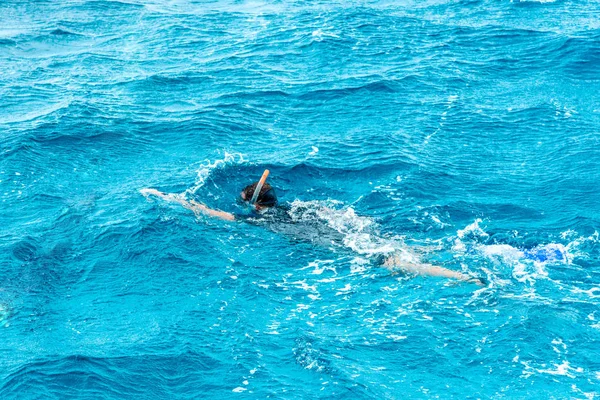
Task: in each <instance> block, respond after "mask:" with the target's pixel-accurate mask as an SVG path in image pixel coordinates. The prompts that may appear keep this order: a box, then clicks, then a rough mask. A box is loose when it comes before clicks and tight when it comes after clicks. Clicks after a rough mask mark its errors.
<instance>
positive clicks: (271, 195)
mask: <svg viewBox="0 0 600 400" xmlns="http://www.w3.org/2000/svg"><path fill="white" fill-rule="evenodd" d="M256 185H258V182H254V183H253V184H251V185H248V186H246V187H245V188H244V189H243V190H242V193H241V194H240V196H241V197H242V200H244V201H250V200H251V199H252V195H253V194H254V191H255V190H256ZM276 205H277V194H275V189H273V187H271V185H269V184H268V183H265V184H264V185H263V187H262V189H260V193H259V194H258V199H257V200H256V206H257V207H256V208H257V209H262V208H269V207H275V206H276Z"/></svg>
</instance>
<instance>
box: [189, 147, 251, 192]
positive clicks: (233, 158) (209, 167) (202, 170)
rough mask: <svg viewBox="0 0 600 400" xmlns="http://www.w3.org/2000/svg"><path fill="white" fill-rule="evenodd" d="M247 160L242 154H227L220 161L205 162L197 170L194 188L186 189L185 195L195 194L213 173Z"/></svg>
mask: <svg viewBox="0 0 600 400" xmlns="http://www.w3.org/2000/svg"><path fill="white" fill-rule="evenodd" d="M245 161H246V160H245V159H244V156H243V155H242V154H240V153H231V154H230V153H227V152H226V153H225V157H223V158H222V159H220V160H216V161H214V162H213V161H210V160H205V161H204V162H202V164H201V165H200V167H199V168H198V169H197V170H196V180H195V182H194V186H192V187H190V188H188V189H186V190H185V191H184V192H183V194H190V195H193V194H195V193H196V192H197V191H198V189H200V188H201V187H202V186H204V184H205V183H206V180H207V179H208V177H209V176H210V175H211V174H212V173H213V171H214V170H216V169H221V168H225V167H227V166H229V165H235V164H242V163H244V162H245Z"/></svg>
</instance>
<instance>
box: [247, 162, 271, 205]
mask: <svg viewBox="0 0 600 400" xmlns="http://www.w3.org/2000/svg"><path fill="white" fill-rule="evenodd" d="M267 176H269V170H268V169H265V172H263V174H262V176H261V177H260V180H259V181H258V184H257V185H256V189H254V193H253V194H252V199H251V200H250V204H252V205H254V204H256V200H258V195H259V194H260V191H261V189H262V188H263V186H264V184H265V182H266V181H267Z"/></svg>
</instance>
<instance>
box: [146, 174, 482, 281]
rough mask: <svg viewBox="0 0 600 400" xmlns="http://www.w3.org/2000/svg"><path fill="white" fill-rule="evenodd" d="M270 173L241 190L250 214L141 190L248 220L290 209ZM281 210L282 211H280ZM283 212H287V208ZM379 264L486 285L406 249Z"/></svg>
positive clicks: (194, 208)
mask: <svg viewBox="0 0 600 400" xmlns="http://www.w3.org/2000/svg"><path fill="white" fill-rule="evenodd" d="M268 175H269V170H265V172H264V173H263V175H262V177H261V179H260V180H259V181H258V182H254V183H252V184H250V185H248V186H246V187H245V188H244V189H242V192H241V193H240V198H241V200H242V201H243V202H245V203H246V204H248V205H249V206H250V207H251V213H250V214H248V215H243V214H232V213H229V212H225V211H220V210H214V209H211V208H209V207H207V206H206V205H204V204H202V203H199V202H197V201H195V200H186V199H185V198H183V197H182V195H179V194H175V193H163V192H160V191H158V190H156V189H150V188H148V189H142V190H140V193H141V194H143V195H144V196H146V197H148V196H149V195H154V196H157V197H159V198H161V199H164V200H166V201H169V202H173V203H179V204H181V205H182V206H183V207H185V208H187V209H189V210H192V211H193V212H194V214H196V215H200V214H203V215H207V216H209V217H214V218H220V219H223V220H225V221H236V220H248V219H249V218H261V217H263V216H267V215H269V213H270V212H277V211H287V209H286V208H285V207H283V206H278V201H277V195H276V194H275V189H274V188H273V187H272V186H271V185H269V184H268V183H266V179H267V177H268ZM279 214H281V213H279ZM284 214H286V215H287V212H285V213H284ZM406 254H408V255H409V256H408V257H405V256H403V255H406ZM378 261H379V262H378V264H379V265H380V266H382V267H384V268H386V269H388V270H389V271H391V272H392V273H404V274H407V275H413V276H437V277H444V278H450V279H456V280H459V281H464V282H472V283H475V284H477V285H479V286H485V283H484V281H483V280H482V279H480V278H476V277H473V276H469V275H467V274H464V273H461V272H457V271H452V270H450V269H448V268H443V267H439V266H436V265H432V264H426V263H421V262H419V261H418V259H417V257H416V256H415V255H413V254H412V253H409V252H407V251H406V250H403V251H398V252H395V253H393V254H391V255H385V256H381V257H380V258H379V260H378Z"/></svg>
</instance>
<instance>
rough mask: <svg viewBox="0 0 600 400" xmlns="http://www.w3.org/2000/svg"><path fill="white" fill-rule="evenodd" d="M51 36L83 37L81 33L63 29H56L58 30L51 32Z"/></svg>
mask: <svg viewBox="0 0 600 400" xmlns="http://www.w3.org/2000/svg"><path fill="white" fill-rule="evenodd" d="M50 34H51V35H57V36H82V35H80V34H79V33H75V32H70V31H68V30H66V29H61V28H56V29H54V30H52V31H50Z"/></svg>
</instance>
